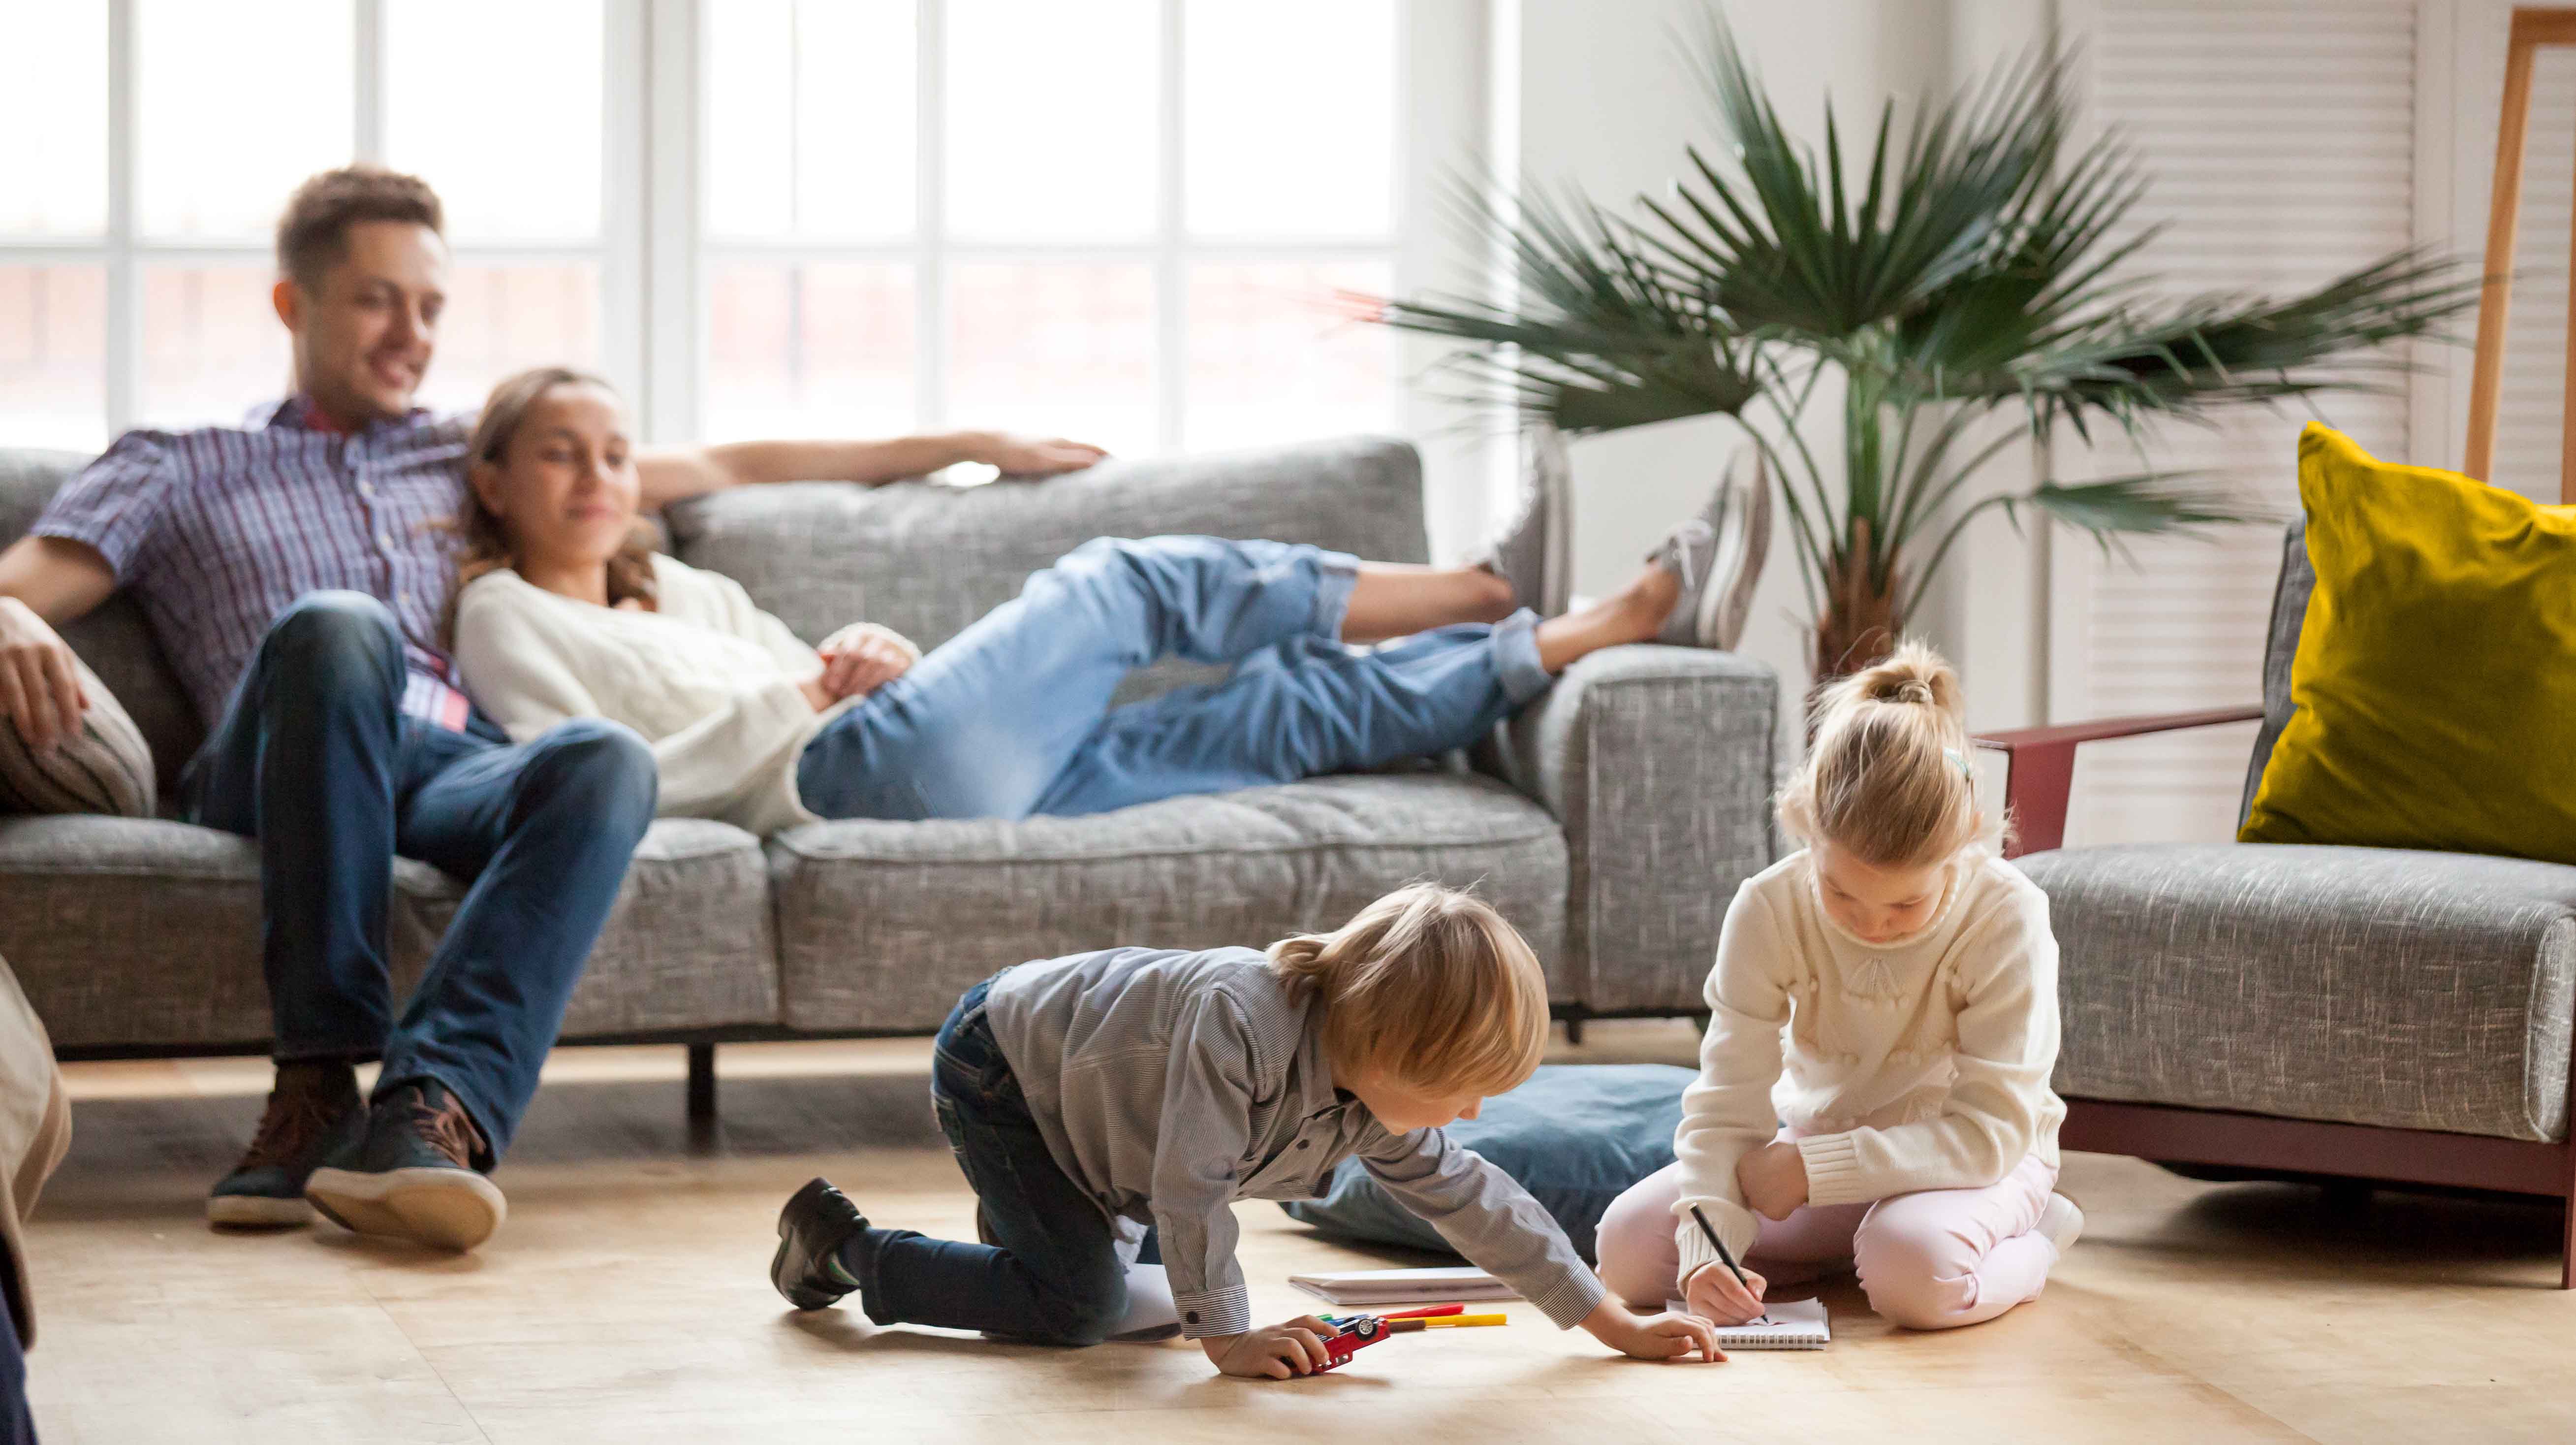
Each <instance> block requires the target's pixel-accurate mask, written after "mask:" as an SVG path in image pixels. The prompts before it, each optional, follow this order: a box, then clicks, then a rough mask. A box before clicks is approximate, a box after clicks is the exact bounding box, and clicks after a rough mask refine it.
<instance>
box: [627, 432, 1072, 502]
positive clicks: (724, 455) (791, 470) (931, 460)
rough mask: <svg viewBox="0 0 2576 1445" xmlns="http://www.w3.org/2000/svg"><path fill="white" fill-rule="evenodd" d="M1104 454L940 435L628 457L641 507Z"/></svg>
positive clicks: (1066, 462) (1059, 468)
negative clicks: (972, 465)
mask: <svg viewBox="0 0 2576 1445" xmlns="http://www.w3.org/2000/svg"><path fill="white" fill-rule="evenodd" d="M1107 455H1109V454H1108V453H1107V452H1105V451H1102V450H1101V449H1100V448H1098V447H1095V446H1091V445H1088V444H1086V443H1083V442H1074V441H1066V440H1064V439H1063V438H1061V437H1049V438H1031V437H1016V436H1011V435H1009V434H1007V433H1003V432H945V433H941V434H939V435H937V436H917V437H897V438H895V439H893V440H891V441H769V442H726V443H723V444H720V445H716V446H690V447H659V448H655V449H654V450H651V451H648V452H645V453H643V454H642V455H640V456H638V457H637V458H636V459H635V470H636V473H637V476H638V479H639V480H640V481H642V483H643V490H644V505H645V506H647V507H666V506H669V505H670V504H671V503H673V502H678V501H685V500H687V499H688V498H690V497H699V496H704V495H706V494H707V493H709V492H721V491H723V490H725V489H726V488H728V487H740V486H748V485H753V484H757V483H761V482H858V483H860V484H862V485H865V486H877V485H880V484H882V483H885V482H892V481H899V480H901V479H902V478H905V477H918V476H923V475H926V474H928V473H930V472H935V471H938V470H939V469H940V468H942V467H947V466H954V465H956V464H957V463H959V462H982V463H984V464H986V465H988V466H993V467H998V468H1000V469H1001V471H1002V474H1003V475H1005V476H1016V477H1051V476H1055V475H1057V474H1058V473H1061V472H1071V471H1079V470H1081V469H1082V468H1084V467H1087V466H1090V465H1091V464H1092V463H1094V462H1096V461H1099V460H1100V459H1101V458H1103V457H1105V456H1107Z"/></svg>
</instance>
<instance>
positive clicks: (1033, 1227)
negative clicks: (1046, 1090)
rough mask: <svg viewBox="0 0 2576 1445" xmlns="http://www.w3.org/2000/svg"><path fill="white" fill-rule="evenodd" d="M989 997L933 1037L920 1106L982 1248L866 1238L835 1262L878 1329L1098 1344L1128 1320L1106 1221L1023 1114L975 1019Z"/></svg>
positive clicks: (916, 1238) (889, 1234)
mask: <svg viewBox="0 0 2576 1445" xmlns="http://www.w3.org/2000/svg"><path fill="white" fill-rule="evenodd" d="M985 988H986V985H985V984H980V983H979V984H977V985H975V986H974V987H973V988H971V989H968V990H967V991H966V996H965V997H964V998H962V999H959V1000H958V1001H957V1007H956V1009H955V1010H953V1011H952V1012H951V1013H950V1014H949V1015H948V1022H946V1023H945V1024H942V1025H941V1026H940V1029H939V1039H938V1042H937V1043H936V1044H935V1045H934V1046H933V1052H932V1054H931V1065H930V1101H931V1106H932V1107H933V1108H934V1109H935V1110H937V1111H938V1114H939V1127H940V1130H941V1131H942V1132H944V1133H945V1134H947V1136H948V1147H949V1148H950V1149H951V1150H953V1151H955V1153H956V1155H957V1167H959V1168H960V1169H963V1170H964V1171H966V1183H967V1184H968V1185H969V1186H970V1187H971V1188H973V1189H974V1191H975V1200H976V1211H977V1217H978V1219H979V1220H980V1221H981V1224H982V1232H983V1233H984V1234H985V1235H986V1236H987V1237H988V1238H989V1239H990V1241H991V1242H990V1243H986V1244H968V1243H965V1242H964V1241H961V1240H953V1239H933V1238H931V1237H930V1236H928V1235H925V1234H919V1233H916V1232H914V1231H912V1230H909V1229H871V1230H868V1231H867V1232H866V1233H865V1234H864V1235H863V1236H862V1237H861V1238H859V1239H856V1240H853V1241H851V1242H850V1243H848V1244H845V1245H844V1246H842V1254H841V1258H842V1263H843V1265H844V1267H846V1268H849V1269H850V1271H851V1274H852V1275H853V1277H855V1278H856V1279H857V1280H858V1281H859V1286H860V1293H861V1298H862V1299H863V1300H864V1301H865V1303H866V1306H867V1312H868V1318H869V1319H872V1320H874V1321H876V1322H877V1323H878V1324H881V1325H891V1324H916V1325H936V1326H939V1327H941V1328H945V1329H960V1330H982V1331H985V1332H986V1333H989V1334H996V1335H1007V1336H1010V1337H1012V1338H1015V1339H1023V1340H1034V1341H1037V1342H1039V1343H1042V1344H1053V1345H1096V1344H1098V1343H1100V1341H1101V1340H1103V1339H1105V1338H1107V1337H1108V1334H1109V1331H1110V1330H1111V1328H1112V1327H1114V1326H1115V1325H1116V1324H1117V1323H1118V1320H1119V1317H1120V1316H1121V1315H1123V1314H1125V1313H1126V1310H1127V1262H1126V1261H1125V1260H1124V1259H1122V1258H1121V1257H1120V1255H1119V1252H1118V1241H1117V1237H1116V1235H1114V1234H1113V1233H1112V1232H1111V1230H1110V1225H1109V1216H1108V1215H1107V1214H1105V1213H1103V1212H1102V1211H1101V1208H1100V1206H1099V1205H1098V1204H1095V1203H1093V1202H1092V1199H1091V1196H1089V1195H1087V1194H1085V1193H1083V1192H1082V1189H1081V1186H1079V1185H1077V1184H1075V1183H1074V1182H1073V1180H1071V1179H1070V1178H1068V1177H1066V1175H1065V1172H1064V1170H1063V1169H1061V1168H1059V1167H1058V1166H1057V1165H1056V1162H1055V1156H1054V1155H1053V1154H1052V1153H1050V1152H1048V1150H1047V1143H1046V1137H1045V1136H1044V1135H1042V1134H1040V1133H1039V1132H1038V1126H1037V1123H1036V1121H1035V1120H1033V1119H1031V1118H1030V1117H1029V1104H1028V1100H1027V1099H1026V1098H1025V1097H1024V1096H1022V1094H1021V1093H1020V1084H1019V1080H1018V1079H1016V1078H1014V1077H1012V1074H1011V1066H1010V1063H1009V1061H1008V1060H1006V1059H1004V1058H1003V1057H1002V1050H1001V1048H1000V1046H999V1045H997V1044H995V1043H994V1042H993V1030H992V1026H991V1024H990V1023H989V1022H987V1020H986V1019H985V1017H984V991H985ZM1150 1244H1151V1241H1150V1240H1149V1241H1148V1245H1149V1248H1150Z"/></svg>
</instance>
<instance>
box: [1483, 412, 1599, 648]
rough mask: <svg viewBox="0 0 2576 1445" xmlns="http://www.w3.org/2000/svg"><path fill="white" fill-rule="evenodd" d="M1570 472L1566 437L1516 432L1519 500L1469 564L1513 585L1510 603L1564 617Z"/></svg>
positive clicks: (1569, 562) (1550, 430) (1541, 430)
mask: <svg viewBox="0 0 2576 1445" xmlns="http://www.w3.org/2000/svg"><path fill="white" fill-rule="evenodd" d="M1573 549H1574V469H1573V466H1572V464H1571V463H1570V462H1568V461H1567V459H1566V455H1565V435H1564V433H1562V432H1559V431H1558V430H1557V429H1556V428H1554V427H1552V426H1548V425H1546V424H1544V423H1541V424H1538V425H1535V426H1532V427H1531V428H1530V429H1529V430H1527V431H1526V432H1523V433H1522V434H1521V496H1520V505H1519V506H1518V507H1517V508H1516V509H1515V510H1514V511H1513V513H1512V518H1511V520H1510V521H1509V522H1506V523H1505V524H1504V525H1503V528H1502V530H1501V531H1500V532H1498V533H1497V534H1496V535H1495V538H1494V540H1493V541H1492V542H1491V543H1489V544H1488V545H1487V546H1486V547H1485V548H1484V549H1483V550H1482V551H1480V552H1478V553H1477V554H1476V555H1475V556H1474V557H1472V558H1470V559H1469V560H1468V563H1467V565H1469V566H1471V567H1482V568H1484V569H1485V570H1486V571H1488V572H1491V573H1493V574H1494V575H1495V576H1497V577H1500V578H1502V579H1503V580H1504V581H1506V582H1509V583H1510V584H1512V605H1513V606H1515V607H1526V608H1528V609H1529V610H1531V611H1532V612H1535V613H1537V614H1538V615H1539V616H1541V617H1561V616H1563V615H1564V614H1565V610H1566V608H1567V606H1568V605H1569V604H1570V602H1571V599H1572V596H1573V592H1574V555H1573Z"/></svg>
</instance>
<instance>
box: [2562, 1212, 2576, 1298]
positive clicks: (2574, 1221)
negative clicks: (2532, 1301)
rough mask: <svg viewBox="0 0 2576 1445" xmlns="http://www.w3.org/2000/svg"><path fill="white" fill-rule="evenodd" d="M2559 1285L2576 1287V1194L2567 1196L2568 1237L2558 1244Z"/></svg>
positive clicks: (2565, 1287)
mask: <svg viewBox="0 0 2576 1445" xmlns="http://www.w3.org/2000/svg"><path fill="white" fill-rule="evenodd" d="M2558 1287H2559V1288H2560V1289H2576V1194H2571V1195H2569V1196H2567V1237H2566V1238H2565V1239H2563V1240H2560V1241H2559V1244H2558Z"/></svg>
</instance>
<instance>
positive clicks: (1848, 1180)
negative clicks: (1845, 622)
mask: <svg viewBox="0 0 2576 1445" xmlns="http://www.w3.org/2000/svg"><path fill="white" fill-rule="evenodd" d="M1968 746H1969V744H1968V737H1967V732H1966V728H1965V725H1964V722H1963V721H1962V716H1961V711H1960V702H1959V682H1958V677H1957V675H1956V674H1954V673H1953V672H1952V671H1951V670H1950V667H1949V665H1948V664H1947V663H1945V662H1943V661H1942V660H1941V658H1940V657H1939V656H1938V655H1936V654H1935V653H1933V652H1932V651H1931V650H1930V649H1929V648H1927V647H1924V646H1923V645H1921V644H1919V643H1908V644H1906V645H1905V646H1903V647H1900V648H1898V649H1897V651H1896V655H1895V656H1893V657H1891V658H1890V659H1888V660H1887V661H1886V662H1883V663H1881V664H1879V665H1878V666H1876V667H1873V668H1870V669H1868V670H1867V671H1865V672H1862V673H1860V674H1859V675H1857V676H1855V677H1850V678H1846V679H1844V680H1843V681H1841V682H1839V683H1837V684H1835V685H1834V686H1833V687H1831V688H1830V689H1828V690H1827V691H1826V693H1825V695H1824V697H1823V699H1822V700H1821V703H1820V706H1819V709H1818V713H1817V718H1816V739H1815V745H1814V747H1813V748H1812V749H1811V750H1810V751H1809V753H1808V756H1807V761H1806V763H1805V765H1804V766H1803V767H1801V768H1800V769H1799V770H1798V772H1797V774H1796V776H1795V777H1794V778H1792V780H1791V781H1790V783H1789V786H1788V788H1787V790H1786V791H1785V792H1783V793H1782V794H1781V796H1780V802H1779V815H1780V822H1781V825H1782V827H1783V828H1785V829H1786V830H1787V831H1788V832H1789V833H1791V834H1792V835H1794V836H1795V837H1797V838H1798V839H1799V840H1800V841H1802V842H1804V843H1805V844H1806V845H1807V846H1806V848H1805V849H1804V851H1801V852H1798V853H1794V854H1792V855H1790V856H1789V857H1787V858H1785V859H1782V860H1781V861H1780V862H1779V863H1778V864H1776V865H1774V866H1773V867H1771V868H1770V869H1769V870H1767V871H1765V872H1763V873H1762V874H1760V875H1759V876H1757V877H1754V878H1752V879H1749V880H1747V881H1746V883H1745V884H1744V886H1743V887H1742V888H1740V889H1738V890H1737V892H1736V895H1735V902H1734V905H1733V906H1732V907H1730V908H1729V909H1728V910H1727V915H1726V923H1725V926H1724V928H1723V929H1722V930H1721V932H1720V935H1719V938H1718V944H1717V966H1716V968H1715V969H1714V970H1712V971H1711V972H1710V974H1709V977H1708V989H1707V995H1706V997H1707V1000H1708V1007H1709V1027H1708V1037H1707V1039H1706V1040H1705V1041H1704V1042H1703V1043H1702V1044H1701V1047H1700V1074H1699V1079H1698V1080H1697V1082H1695V1083H1693V1084H1692V1085H1691V1086H1690V1088H1689V1089H1688V1090H1686V1091H1685V1092H1684V1093H1683V1095H1682V1111H1683V1112H1682V1123H1681V1128H1680V1129H1679V1131H1678V1132H1677V1133H1676V1135H1675V1139H1674V1150H1675V1152H1676V1153H1677V1154H1678V1155H1679V1159H1678V1161H1677V1162H1676V1163H1674V1164H1673V1165H1672V1166H1671V1167H1670V1168H1667V1169H1665V1170H1664V1171H1663V1172H1661V1173H1659V1174H1656V1175H1654V1176H1652V1177H1651V1178H1648V1179H1646V1180H1645V1181H1644V1182H1642V1183H1640V1184H1638V1185H1637V1186H1636V1187H1635V1188H1633V1189H1630V1190H1629V1191H1628V1192H1627V1193H1626V1194H1624V1195H1622V1196H1620V1198H1619V1200H1618V1201H1617V1202H1616V1203H1615V1204H1613V1205H1612V1206H1611V1208H1610V1211H1609V1213H1608V1215H1607V1216H1606V1217H1604V1219H1603V1220H1602V1223H1601V1231H1600V1236H1599V1239H1600V1257H1601V1273H1602V1277H1603V1278H1604V1279H1605V1280H1606V1281H1607V1282H1608V1283H1609V1285H1610V1288H1612V1289H1613V1290H1615V1291H1617V1292H1618V1293H1619V1294H1621V1295H1623V1296H1625V1297H1626V1298H1628V1299H1630V1300H1633V1301H1637V1302H1639V1303H1659V1302H1661V1301H1662V1300H1664V1299H1666V1298H1667V1297H1670V1296H1674V1295H1678V1296H1680V1297H1681V1298H1683V1299H1685V1300H1687V1301H1688V1302H1689V1305H1690V1308H1691V1311H1692V1312H1693V1313H1695V1314H1698V1315H1700V1316H1702V1317H1704V1318H1707V1319H1710V1320H1714V1321H1716V1322H1717V1323H1719V1324H1722V1325H1728V1324H1739V1323H1742V1322H1744V1321H1747V1320H1751V1319H1753V1318H1755V1317H1756V1316H1758V1315H1760V1314H1761V1313H1762V1296H1763V1291H1764V1289H1765V1288H1766V1287H1767V1285H1768V1284H1769V1283H1775V1282H1776V1283H1790V1282H1794V1281H1800V1280H1805V1279H1812V1278H1815V1277H1816V1276H1817V1275H1819V1274H1821V1273H1823V1272H1825V1271H1826V1270H1828V1269H1833V1268H1838V1267H1843V1266H1851V1267H1854V1268H1856V1269H1857V1271H1858V1273H1859V1275H1860V1282H1861V1288H1862V1289H1863V1290H1864V1291H1866V1292H1867V1294H1868V1296H1869V1302H1870V1307H1871V1308H1872V1309H1874V1310H1876V1311H1877V1312H1878V1313H1879V1314H1880V1315H1882V1316H1884V1317H1885V1318H1887V1319H1888V1320H1890V1321H1892V1322H1894V1323H1896V1324H1898V1325H1902V1326H1906V1327H1909V1328H1913V1329H1923V1330H1937V1329H1949V1328H1953V1327H1956V1326H1959V1325H1973V1324H1978V1323H1981V1322H1983V1321H1985V1320H1990V1319H1993V1318H1994V1317H1995V1316H1997V1315H1999V1314H2002V1313H2003V1312H2004V1311H2006V1310H2009V1309H2011V1308H2012V1307H2013V1306H2015V1305H2017V1304H2020V1303H2022V1302H2023V1301H2025V1300H2029V1299H2034V1298H2036V1297H2037V1296H2038V1294H2039V1292H2040V1288H2041V1286H2042V1285H2044V1284H2045V1283H2047V1280H2048V1271H2049V1270H2050V1268H2051V1267H2053V1266H2054V1265H2055V1264H2056V1263H2057V1261H2058V1259H2059V1257H2060V1256H2061V1255H2062V1254H2064V1252H2065V1251H2066V1249H2067V1247H2068V1246H2070V1245H2072V1244H2073V1243H2074V1242H2075V1236H2076V1234H2077V1232H2078V1231H2079V1230H2081V1229H2082V1227H2083V1223H2084V1216H2083V1215H2082V1214H2081V1213H2080V1212H2079V1211H2078V1210H2077V1209H2076V1207H2075V1205H2074V1202H2073V1201H2071V1200H2069V1199H2067V1198H2066V1197H2065V1196H2063V1195H2060V1194H2057V1193H2055V1192H2054V1190H2055V1187H2056V1183H2057V1126H2058V1122H2059V1121H2060V1120H2061V1119H2063V1118H2064V1117H2065V1115H2066V1106H2065V1104H2063V1103H2062V1102H2060V1101H2059V1099H2058V1098H2057V1096H2056V1094H2054V1093H2053V1092H2051V1091H2050V1089H2049V1074H2050V1071H2051V1070H2052V1069H2053V1068H2054V1067H2055V1065H2056V1062H2057V944H2056V941H2055V940H2054V939H2053V938H2051V937H2050V936H2049V931H2048V899H2047V896H2046V895H2045V894H2043V893H2041V892H2040V890H2039V889H2038V888H2037V887H2036V886H2035V885H2033V884H2032V883H2031V882H2030V880H2029V879H2027V878H2025V877H2023V876H2022V874H2021V872H2020V870H2018V869H2016V868H2014V867H2012V866H2011V865H2010V864H2008V863H2005V862H2004V861H2002V859H2001V858H2000V857H1998V856H1997V855H1996V852H1995V850H1994V845H1995V834H1996V833H1997V831H1998V830H1997V829H1995V828H1993V827H1990V826H1989V823H1988V820H1987V819H1986V817H1985V816H1984V815H1983V814H1981V813H1980V812H1979V811H1978V808H1977V797H1976V782H1975V775H1974V773H1973V772H1972V771H1971V770H1970V768H1969V765H1968ZM1784 1028H1785V1029H1786V1030H1787V1034H1788V1042H1787V1049H1786V1058H1785V1061H1784V1058H1783V1050H1782V1042H1781V1035H1782V1031H1783V1029H1784ZM1694 1210H1696V1211H1697V1213H1698V1214H1699V1215H1702V1216H1705V1217H1706V1219H1707V1220H1708V1223H1709V1225H1710V1226H1711V1227H1712V1228H1714V1229H1715V1231H1716V1232H1717V1234H1718V1236H1719V1237H1720V1238H1722V1239H1724V1240H1725V1242H1726V1247H1727V1249H1728V1250H1729V1251H1731V1252H1732V1253H1733V1254H1734V1255H1735V1257H1736V1258H1737V1259H1738V1260H1739V1261H1742V1262H1744V1263H1746V1264H1747V1265H1748V1270H1747V1282H1746V1283H1744V1284H1739V1283H1737V1281H1736V1278H1735V1275H1734V1274H1733V1273H1732V1272H1730V1271H1729V1270H1728V1269H1727V1268H1726V1267H1725V1266H1724V1265H1723V1264H1721V1263H1720V1262H1719V1261H1718V1255H1717V1250H1716V1249H1715V1248H1714V1247H1713V1246H1712V1245H1711V1244H1710V1243H1709V1241H1708V1239H1707V1237H1706V1236H1705V1235H1704V1234H1703V1233H1702V1232H1701V1229H1700V1225H1699V1223H1698V1220H1697V1219H1696V1218H1695V1217H1694ZM1766 1276H1767V1279H1766Z"/></svg>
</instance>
